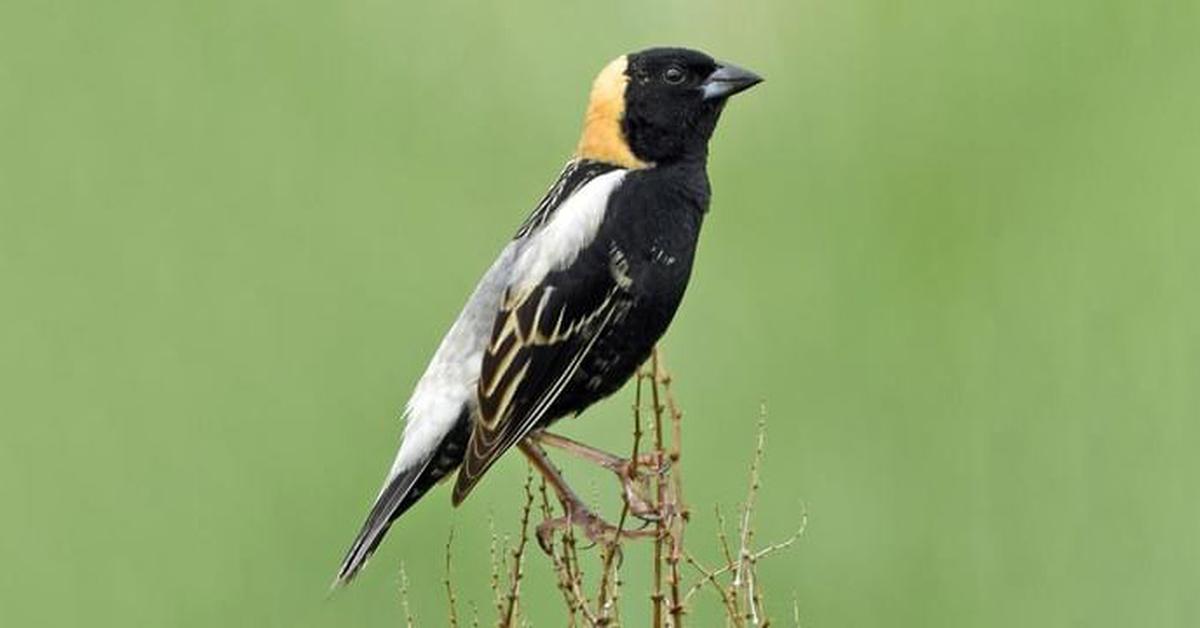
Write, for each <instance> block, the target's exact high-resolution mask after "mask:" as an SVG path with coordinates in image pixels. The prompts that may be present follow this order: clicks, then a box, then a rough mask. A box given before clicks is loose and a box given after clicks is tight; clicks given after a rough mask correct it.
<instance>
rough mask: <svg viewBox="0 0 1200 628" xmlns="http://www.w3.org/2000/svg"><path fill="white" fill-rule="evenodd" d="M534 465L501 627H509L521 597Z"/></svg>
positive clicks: (529, 474) (528, 479)
mask: <svg viewBox="0 0 1200 628" xmlns="http://www.w3.org/2000/svg"><path fill="white" fill-rule="evenodd" d="M532 487H533V467H528V469H527V471H526V474H525V504H524V506H522V508H521V536H520V537H518V539H517V546H516V549H514V550H513V552H512V561H513V564H512V572H511V573H512V575H511V577H510V578H509V582H508V595H506V596H505V607H504V612H503V613H502V614H501V615H500V618H501V621H500V624H499V625H500V627H501V628H509V627H510V626H512V625H513V619H514V618H515V617H516V616H517V615H516V613H517V604H518V600H520V598H521V578H522V576H524V574H525V571H524V564H525V545H526V544H527V543H528V542H529V513H530V511H531V510H533V488H532Z"/></svg>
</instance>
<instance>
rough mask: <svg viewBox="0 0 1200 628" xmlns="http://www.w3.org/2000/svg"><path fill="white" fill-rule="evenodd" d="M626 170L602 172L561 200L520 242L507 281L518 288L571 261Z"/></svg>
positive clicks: (588, 237)
mask: <svg viewBox="0 0 1200 628" xmlns="http://www.w3.org/2000/svg"><path fill="white" fill-rule="evenodd" d="M627 172H628V171H627V170H613V171H612V172H606V173H604V174H602V175H600V176H598V177H596V178H594V179H592V180H591V181H588V182H587V183H585V184H584V185H583V186H582V187H580V188H579V189H578V190H576V192H575V193H574V194H572V195H571V196H570V198H568V199H567V200H565V201H563V203H562V205H561V206H559V208H558V210H556V211H555V212H554V215H553V216H551V217H550V220H549V221H547V222H546V224H545V225H544V226H542V228H541V229H539V230H538V231H535V232H534V233H533V234H531V235H530V236H529V239H528V240H527V241H526V242H525V243H524V245H523V246H522V248H521V251H520V253H518V254H517V259H516V263H515V264H514V265H513V272H512V275H511V276H510V280H509V281H510V284H509V285H511V286H512V287H514V288H516V289H517V291H518V292H521V291H524V290H526V289H529V288H533V287H534V286H536V285H537V284H539V283H541V281H542V279H544V278H545V277H546V275H547V274H549V273H550V272H551V271H555V270H561V269H563V268H566V267H567V266H569V265H570V264H571V262H574V261H575V258H576V257H577V256H578V255H579V251H581V250H583V248H584V247H586V246H587V245H589V244H591V242H592V240H593V239H595V237H596V230H597V229H599V227H600V222H601V221H602V220H603V219H604V210H605V209H606V208H607V207H608V198H609V197H610V196H612V193H613V190H616V189H617V186H619V185H620V184H621V182H622V181H623V180H624V179H625V175H626V173H627Z"/></svg>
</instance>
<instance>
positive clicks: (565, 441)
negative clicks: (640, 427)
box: [531, 430, 670, 521]
mask: <svg viewBox="0 0 1200 628" xmlns="http://www.w3.org/2000/svg"><path fill="white" fill-rule="evenodd" d="M531 437H532V438H533V439H534V440H536V441H537V442H538V443H540V444H542V445H549V446H551V447H557V448H559V449H561V450H563V451H565V452H567V453H569V454H572V455H574V456H576V457H579V458H581V459H583V460H587V461H589V462H593V463H595V464H598V465H600V466H601V467H604V468H605V469H608V470H609V471H612V472H613V473H615V474H616V475H617V479H618V480H620V482H621V488H622V490H623V491H624V493H625V501H626V503H628V504H629V512H630V513H632V514H633V515H634V516H635V517H637V518H639V519H642V520H646V521H653V520H657V519H658V518H659V517H660V516H661V515H660V513H659V509H658V507H657V506H655V505H654V504H652V503H651V502H650V500H648V499H646V498H645V497H643V495H644V494H646V493H648V492H649V490H650V489H649V485H648V480H649V478H645V477H643V476H642V474H641V473H640V471H641V470H642V469H643V468H644V469H649V470H650V471H651V472H652V473H656V474H659V475H661V474H663V473H666V472H667V470H668V469H669V466H670V463H669V462H667V461H666V459H665V458H663V457H662V456H660V455H658V454H657V453H651V454H642V455H639V456H638V457H637V462H636V464H635V463H634V461H631V460H630V459H629V458H622V457H620V456H617V455H614V454H610V453H608V452H607V451H604V450H603V449H598V448H596V447H592V446H591V445H587V444H585V443H581V442H579V441H577V440H574V439H572V438H567V437H566V436H560V435H558V434H552V433H550V432H547V431H544V430H542V431H538V432H534V433H533V434H531Z"/></svg>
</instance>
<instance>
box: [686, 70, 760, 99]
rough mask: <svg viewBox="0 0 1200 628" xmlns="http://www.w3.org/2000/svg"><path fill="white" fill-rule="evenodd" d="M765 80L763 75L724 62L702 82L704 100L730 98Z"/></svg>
mask: <svg viewBox="0 0 1200 628" xmlns="http://www.w3.org/2000/svg"><path fill="white" fill-rule="evenodd" d="M761 82H763V77H761V76H759V75H757V74H755V73H753V72H751V71H750V70H747V69H745V68H739V67H737V66H736V65H733V64H732V63H722V64H721V65H720V67H718V68H717V71H716V72H713V73H712V74H709V75H708V78H707V79H704V82H703V83H701V84H700V89H702V90H704V100H712V99H714V98H728V97H730V96H732V95H734V94H736V93H738V92H744V91H746V90H748V89H750V88H751V87H754V86H755V85H758V84H759V83H761Z"/></svg>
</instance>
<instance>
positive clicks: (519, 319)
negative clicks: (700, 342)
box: [336, 48, 762, 583]
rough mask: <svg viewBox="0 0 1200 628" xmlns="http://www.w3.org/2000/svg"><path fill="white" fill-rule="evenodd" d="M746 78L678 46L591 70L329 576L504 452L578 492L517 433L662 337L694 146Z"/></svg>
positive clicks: (683, 246) (569, 403)
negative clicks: (566, 133) (550, 164)
mask: <svg viewBox="0 0 1200 628" xmlns="http://www.w3.org/2000/svg"><path fill="white" fill-rule="evenodd" d="M761 81H762V78H760V77H759V76H758V75H756V74H754V73H753V72H749V71H747V70H744V69H741V68H739V67H737V66H734V65H730V64H727V63H720V62H717V61H715V60H713V58H712V57H709V56H708V55H706V54H704V53H702V52H698V51H695V50H688V49H683V48H652V49H649V50H643V51H641V52H637V53H632V54H628V55H623V56H621V57H619V58H617V59H616V60H615V61H613V62H612V63H609V64H608V65H607V66H606V67H605V68H604V69H603V70H602V71H601V72H600V74H599V76H597V78H596V80H595V82H594V84H593V86H592V91H591V96H590V98H589V101H588V105H587V113H586V115H585V116H584V123H583V134H582V137H581V139H580V141H579V145H578V148H577V149H576V152H575V155H574V157H573V158H572V159H571V160H570V161H569V162H567V165H566V167H565V168H564V169H563V171H562V173H561V174H559V176H558V179H557V180H556V181H555V182H554V185H552V186H551V187H550V190H549V191H548V192H547V193H546V195H545V197H543V198H542V200H541V202H540V203H538V205H537V207H536V208H535V209H534V210H533V213H532V214H531V215H530V216H529V217H528V219H526V220H525V222H524V224H522V225H521V227H520V228H519V229H518V230H517V233H516V236H515V237H514V238H513V240H512V241H511V242H509V244H508V245H507V246H505V247H504V250H502V251H501V252H500V257H499V258H498V259H497V260H496V261H495V262H494V263H493V264H492V266H491V268H489V269H488V271H487V272H486V273H485V274H484V276H483V278H482V280H480V282H479V284H478V286H477V287H476V288H475V292H474V293H473V294H472V295H471V297H470V298H469V299H468V301H467V304H466V306H465V307H464V308H463V310H462V313H461V314H460V315H459V317H458V320H456V321H455V322H454V325H453V326H452V327H451V328H450V331H449V332H448V333H447V334H446V337H445V338H444V339H443V340H442V343H441V345H440V346H439V347H438V349H437V352H436V353H435V354H434V356H433V359H432V361H431V362H430V364H429V367H428V368H427V369H426V371H425V374H424V375H423V376H422V377H421V379H420V381H419V382H418V383H417V386H416V390H415V391H414V392H413V395H412V398H411V399H409V401H408V404H407V406H406V408H405V416H406V424H405V428H404V435H403V438H402V440H401V443H400V450H399V452H398V453H397V455H396V459H395V462H394V463H393V465H392V468H391V471H390V472H389V473H388V475H387V479H386V481H385V482H384V484H383V488H382V489H381V491H380V492H379V495H378V497H377V498H376V500H375V504H374V506H373V507H372V508H371V511H370V513H369V514H368V515H367V520H366V522H365V523H364V524H363V526H362V530H361V531H360V532H359V533H358V537H357V538H355V539H354V543H353V545H351V547H350V550H349V552H348V553H347V555H346V558H345V561H344V562H343V563H342V566H341V569H340V570H339V571H338V575H337V580H336V582H337V583H345V582H348V581H349V580H350V579H351V578H353V577H354V575H355V574H356V573H357V572H358V570H359V569H361V568H362V566H363V564H364V563H365V562H366V561H367V559H368V558H369V557H370V555H371V553H372V552H373V551H374V550H375V548H376V547H377V546H378V545H379V542H380V541H381V540H382V539H383V536H384V534H385V533H386V532H387V530H388V527H389V526H390V525H391V523H392V522H393V521H394V520H395V519H396V518H397V517H399V516H400V515H401V514H403V513H404V512H405V511H406V510H408V508H410V507H411V506H412V505H413V504H414V503H415V502H416V501H417V500H418V499H420V498H421V497H422V496H423V495H424V494H425V493H426V492H427V491H428V490H429V489H430V488H431V487H433V486H434V485H435V484H437V482H438V481H439V480H441V479H443V478H445V477H446V476H447V475H448V474H450V473H453V472H454V471H455V470H457V471H458V477H457V479H456V481H455V484H454V492H453V496H452V500H453V503H454V504H455V505H458V504H459V503H461V502H462V501H463V499H464V498H466V496H467V494H468V493H470V491H471V489H472V488H473V487H474V486H475V484H476V483H477V482H478V481H479V479H480V478H481V477H482V476H483V474H484V473H486V472H487V470H488V468H489V467H491V466H492V464H493V463H494V462H495V461H496V460H497V458H499V457H500V456H501V455H502V454H503V453H504V452H505V451H506V450H508V449H509V448H510V447H512V446H513V445H517V446H518V447H519V448H520V449H521V450H522V451H523V452H524V453H525V454H526V455H527V456H529V457H530V459H531V461H532V462H533V463H534V464H535V466H536V467H537V468H538V469H539V470H540V471H542V472H543V473H545V474H547V475H548V476H550V477H548V479H550V480H552V481H555V489H556V490H557V491H558V492H559V497H560V498H562V499H577V498H575V497H574V495H573V493H570V492H569V490H568V489H566V487H565V485H563V484H561V478H555V477H553V476H554V475H555V473H556V472H555V471H554V469H553V467H552V466H551V465H549V463H548V461H547V460H546V459H545V454H544V453H543V452H542V450H541V448H540V447H538V446H537V445H536V444H531V443H530V442H529V441H527V440H526V438H527V437H529V436H535V437H538V438H542V437H546V436H549V435H546V434H544V433H543V432H542V431H541V430H543V429H544V428H546V427H547V426H549V425H550V424H551V423H553V422H554V421H555V420H557V419H559V418H561V417H564V416H567V415H571V414H578V413H580V412H582V411H583V410H584V409H585V408H587V407H588V406H589V405H591V404H592V403H595V402H596V401H598V400H600V399H603V398H604V397H606V396H608V395H610V394H612V393H614V392H616V391H617V389H619V388H620V387H621V386H622V385H624V384H625V382H626V381H628V380H629V379H630V378H631V377H632V376H633V374H634V373H635V372H636V370H637V368H638V366H640V365H641V364H642V363H643V362H644V361H645V360H646V359H647V357H648V356H649V354H650V351H651V350H652V348H653V347H654V344H655V342H657V341H658V339H659V338H660V337H661V336H662V334H663V333H664V332H665V331H666V329H667V325H668V324H669V323H670V322H671V319H672V317H673V316H674V315H675V311H676V309H677V308H678V307H679V302H680V300H681V299H682V297H683V292H684V289H685V288H686V287H687V283H688V278H689V276H690V275H691V270H692V258H693V255H694V253H695V250H696V240H697V237H698V236H699V233H700V224H701V222H702V221H703V218H704V214H705V212H707V211H708V204H709V196H710V190H709V182H708V174H707V172H706V169H705V168H706V162H707V158H708V140H709V138H710V137H711V136H712V133H713V129H714V127H715V126H716V124H717V118H718V117H719V116H720V114H721V110H722V109H723V108H724V105H725V102H726V99H728V98H729V97H730V96H732V95H733V94H736V93H738V92H741V91H743V90H745V89H748V88H750V87H752V86H754V85H755V84H757V83H759V82H761ZM554 439H555V440H556V441H558V443H559V444H563V443H564V442H567V443H569V444H572V445H579V446H581V447H585V448H586V446H582V445H581V444H578V443H574V442H573V441H567V439H563V438H562V437H554ZM578 507H579V508H580V509H582V508H583V506H582V504H578Z"/></svg>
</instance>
